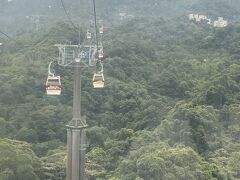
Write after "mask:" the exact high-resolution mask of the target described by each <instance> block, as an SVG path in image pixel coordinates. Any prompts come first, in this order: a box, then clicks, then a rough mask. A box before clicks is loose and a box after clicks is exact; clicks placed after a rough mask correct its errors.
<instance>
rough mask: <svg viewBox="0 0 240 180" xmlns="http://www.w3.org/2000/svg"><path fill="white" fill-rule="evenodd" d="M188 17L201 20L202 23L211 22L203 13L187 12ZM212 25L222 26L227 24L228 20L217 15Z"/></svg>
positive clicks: (196, 20) (192, 19)
mask: <svg viewBox="0 0 240 180" xmlns="http://www.w3.org/2000/svg"><path fill="white" fill-rule="evenodd" d="M188 18H189V20H191V21H195V22H203V23H207V24H209V25H211V24H212V20H211V19H210V18H208V17H207V16H205V15H200V14H189V15H188ZM213 26H214V27H219V28H223V27H226V26H228V22H227V21H226V20H224V19H223V17H218V20H217V21H214V22H213Z"/></svg>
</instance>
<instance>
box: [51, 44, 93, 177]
mask: <svg viewBox="0 0 240 180" xmlns="http://www.w3.org/2000/svg"><path fill="white" fill-rule="evenodd" d="M55 46H57V47H58V49H59V58H58V64H59V65H61V66H72V67H73V68H74V86H73V112H72V113H73V118H72V120H71V121H70V122H69V123H68V124H67V125H66V127H67V172H66V175H67V177H66V180H86V174H85V166H86V165H85V162H86V160H85V153H86V131H85V130H86V128H87V124H86V121H85V120H83V119H82V118H81V74H82V68H84V67H89V66H93V63H92V61H93V58H95V53H96V52H97V50H96V46H91V45H83V46H80V45H65V44H56V45H55ZM86 49H87V50H88V56H83V54H84V53H86V52H84V50H86Z"/></svg>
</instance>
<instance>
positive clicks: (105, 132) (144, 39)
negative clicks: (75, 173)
mask: <svg viewBox="0 0 240 180" xmlns="http://www.w3.org/2000/svg"><path fill="white" fill-rule="evenodd" d="M174 2H175V1H169V2H168V3H169V4H173V3H174ZM188 2H189V3H190V1H188ZM204 2H205V1H204ZM69 3H70V4H71V3H72V2H69ZM111 3H112V2H111ZM115 3H117V4H118V3H119V4H120V2H118V1H115ZM131 3H133V4H134V3H135V1H131ZM148 3H149V2H148ZM159 3H160V2H159ZM162 3H164V2H161V3H160V4H162ZM165 3H167V2H165ZM182 3H183V2H179V3H177V4H182ZM192 3H193V1H191V3H190V4H189V5H187V6H191V5H192ZM211 4H212V3H211ZM68 5H69V4H68ZM109 7H112V5H111V4H109ZM156 7H158V6H157V5H156ZM175 7H176V5H175ZM74 8H75V7H73V9H74ZM185 8H186V7H185ZM223 9H224V8H223ZM166 10H168V9H165V12H166ZM158 11H159V9H158ZM82 32H85V31H84V30H82ZM239 33H240V31H239V28H238V27H234V26H230V27H229V28H225V29H213V28H209V27H207V26H204V25H200V24H195V23H191V22H188V21H187V19H186V18H184V17H181V18H177V19H172V20H165V19H159V18H157V19H155V18H151V19H148V18H146V19H145V18H141V19H134V20H132V21H130V22H127V23H126V24H124V25H122V26H119V27H118V28H116V29H115V28H113V29H111V32H107V33H106V35H105V37H104V39H105V42H104V48H105V49H104V50H105V54H106V59H105V63H104V68H105V71H104V73H105V76H106V88H104V89H102V90H96V89H93V88H92V85H91V78H92V71H93V70H92V69H84V71H83V76H82V115H83V117H82V118H84V119H86V121H87V123H88V125H89V126H90V127H89V128H88V130H87V137H88V148H87V157H88V158H87V169H86V172H87V175H88V178H89V179H92V180H97V179H112V180H113V179H126V180H127V179H129V180H132V179H138V180H142V179H147V180H148V179H149V180H151V179H152V180H155V179H164V180H165V179H167V180H168V179H212V180H214V179H220V180H225V179H239V165H238V164H239V163H238V162H239V147H240V144H239V138H240V131H239V129H240V127H239V112H240V106H239V104H240V94H239V89H240V76H239V70H240V64H239V62H238V61H239V51H238V48H237V47H238V41H239V37H240V34H239ZM76 37H78V33H77V32H75V31H74V29H73V28H71V27H70V26H68V25H67V24H64V23H58V24H56V25H55V27H53V28H52V29H51V30H50V31H49V32H48V33H46V34H44V32H42V33H39V34H38V36H37V37H36V36H35V34H31V35H26V36H21V37H19V41H20V42H21V43H22V44H24V43H25V42H28V43H29V44H30V45H29V46H28V45H26V46H23V47H20V46H18V45H17V44H11V43H10V44H8V45H7V48H6V49H8V50H7V51H4V53H2V56H0V65H1V66H0V73H1V78H0V91H1V95H0V137H1V138H13V139H17V140H21V141H27V142H29V143H31V144H32V149H33V150H34V152H35V153H36V154H37V155H38V156H39V157H41V159H40V160H39V159H38V158H37V157H36V156H35V155H34V153H33V152H32V150H31V148H30V146H29V144H27V143H26V144H27V149H28V151H26V149H24V148H19V146H18V145H16V142H15V141H11V140H6V139H4V140H2V141H1V142H0V144H1V145H0V148H1V146H2V149H3V150H2V151H0V153H1V154H0V159H1V158H2V160H3V161H0V165H1V166H2V167H3V168H0V169H2V170H1V171H0V177H3V178H5V179H12V180H15V179H18V180H20V179H26V180H27V179H33V180H34V179H44V180H45V179H54V180H60V179H64V178H65V176H66V175H65V164H66V149H65V148H62V147H63V146H65V144H66V128H65V125H66V124H67V122H68V121H69V120H71V118H72V115H71V113H72V108H71V106H72V69H71V68H69V69H67V68H60V74H61V77H62V85H63V92H62V95H61V97H48V96H46V95H45V94H44V89H43V86H44V82H45V80H46V76H47V64H48V63H49V61H50V59H49V58H51V57H55V56H56V55H57V49H56V48H54V47H52V45H53V44H55V43H58V42H66V41H71V42H72V43H78V42H77V41H78V40H77V38H76ZM13 142H14V143H13ZM6 149H7V150H6ZM5 157H9V159H7V158H5ZM13 159H14V160H13ZM40 161H41V163H40ZM1 162H4V163H2V164H1ZM14 162H16V163H14ZM20 164H21V165H20Z"/></svg>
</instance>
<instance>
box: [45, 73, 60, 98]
mask: <svg viewBox="0 0 240 180" xmlns="http://www.w3.org/2000/svg"><path fill="white" fill-rule="evenodd" d="M45 88H46V94H47V95H61V89H62V88H61V80H60V76H48V78H47V81H46V85H45Z"/></svg>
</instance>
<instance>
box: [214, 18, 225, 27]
mask: <svg viewBox="0 0 240 180" xmlns="http://www.w3.org/2000/svg"><path fill="white" fill-rule="evenodd" d="M227 25H228V22H227V21H226V20H224V19H223V17H218V20H217V21H214V23H213V26H214V27H221V28H222V27H226V26H227Z"/></svg>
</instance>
